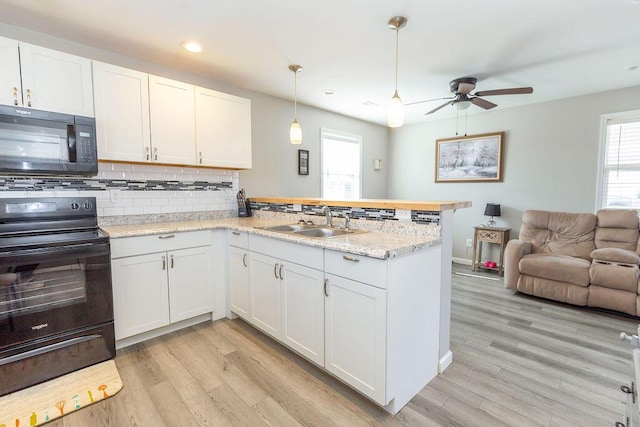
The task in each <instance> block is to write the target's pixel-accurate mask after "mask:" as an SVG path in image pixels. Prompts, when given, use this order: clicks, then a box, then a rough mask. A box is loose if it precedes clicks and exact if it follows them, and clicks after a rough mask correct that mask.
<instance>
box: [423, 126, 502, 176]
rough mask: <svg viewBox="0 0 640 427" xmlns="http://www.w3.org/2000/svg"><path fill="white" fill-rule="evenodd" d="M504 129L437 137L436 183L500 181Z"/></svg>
mask: <svg viewBox="0 0 640 427" xmlns="http://www.w3.org/2000/svg"><path fill="white" fill-rule="evenodd" d="M503 146H504V132H495V133H485V134H480V135H469V136H463V137H460V136H456V137H453V138H443V139H436V165H435V166H436V167H435V169H436V173H435V182H502V157H503V156H502V152H503Z"/></svg>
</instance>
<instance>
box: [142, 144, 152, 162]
mask: <svg viewBox="0 0 640 427" xmlns="http://www.w3.org/2000/svg"><path fill="white" fill-rule="evenodd" d="M144 156H145V158H146V159H147V160H149V158H150V157H151V155H150V154H149V147H144Z"/></svg>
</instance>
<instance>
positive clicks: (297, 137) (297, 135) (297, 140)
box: [289, 64, 302, 145]
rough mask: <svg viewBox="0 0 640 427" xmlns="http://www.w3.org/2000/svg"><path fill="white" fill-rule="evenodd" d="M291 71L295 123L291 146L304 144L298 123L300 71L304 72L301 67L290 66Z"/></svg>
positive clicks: (291, 133) (291, 130)
mask: <svg viewBox="0 0 640 427" xmlns="http://www.w3.org/2000/svg"><path fill="white" fill-rule="evenodd" d="M289 69H290V70H291V71H293V74H294V77H293V123H291V128H289V141H290V142H291V144H294V145H298V144H302V128H301V127H300V123H298V71H300V70H302V67H301V66H299V65H295V64H294V65H289Z"/></svg>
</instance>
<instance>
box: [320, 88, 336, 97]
mask: <svg viewBox="0 0 640 427" xmlns="http://www.w3.org/2000/svg"><path fill="white" fill-rule="evenodd" d="M322 93H323V94H325V95H327V96H331V95H335V94H336V91H335V90H332V89H325V90H323V91H322Z"/></svg>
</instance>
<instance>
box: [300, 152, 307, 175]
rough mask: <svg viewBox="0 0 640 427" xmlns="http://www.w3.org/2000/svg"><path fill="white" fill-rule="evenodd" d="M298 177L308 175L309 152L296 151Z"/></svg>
mask: <svg viewBox="0 0 640 427" xmlns="http://www.w3.org/2000/svg"><path fill="white" fill-rule="evenodd" d="M298 175H309V150H298Z"/></svg>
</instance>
